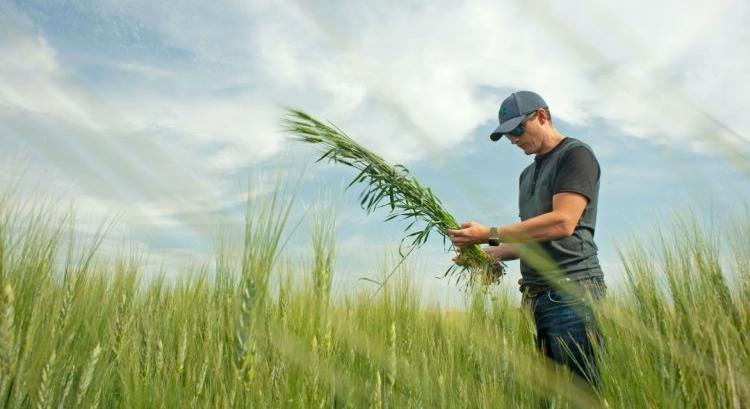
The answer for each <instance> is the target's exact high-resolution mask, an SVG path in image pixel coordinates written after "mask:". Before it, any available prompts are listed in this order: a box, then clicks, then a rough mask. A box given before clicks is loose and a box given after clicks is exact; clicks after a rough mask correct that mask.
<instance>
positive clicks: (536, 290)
mask: <svg viewBox="0 0 750 409" xmlns="http://www.w3.org/2000/svg"><path fill="white" fill-rule="evenodd" d="M544 290H545V288H544V287H542V286H540V285H535V284H527V285H525V286H524V288H523V293H524V295H525V296H526V297H528V298H535V297H537V296H539V294H541V293H543V292H544Z"/></svg>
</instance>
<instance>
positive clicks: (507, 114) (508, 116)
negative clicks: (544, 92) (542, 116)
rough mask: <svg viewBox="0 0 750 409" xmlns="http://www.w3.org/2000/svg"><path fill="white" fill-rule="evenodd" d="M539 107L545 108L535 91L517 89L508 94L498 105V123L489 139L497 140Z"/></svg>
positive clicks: (545, 104) (545, 105)
mask: <svg viewBox="0 0 750 409" xmlns="http://www.w3.org/2000/svg"><path fill="white" fill-rule="evenodd" d="M539 108H547V103H546V102H544V100H543V99H542V97H541V96H539V94H537V93H536V92H531V91H518V92H514V93H512V94H510V96H509V97H508V98H505V100H504V101H503V103H502V104H501V105H500V112H499V113H498V115H497V116H498V119H499V120H500V125H498V126H497V128H495V130H494V131H493V132H492V134H490V139H491V140H493V141H497V140H499V139H500V138H502V137H503V134H506V133H508V132H510V131H512V130H513V129H515V128H516V127H517V126H518V124H520V123H521V121H523V118H524V117H525V116H526V115H528V114H530V113H532V112H534V111H536V110H537V109H539Z"/></svg>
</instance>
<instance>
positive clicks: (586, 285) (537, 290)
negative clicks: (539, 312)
mask: <svg viewBox="0 0 750 409" xmlns="http://www.w3.org/2000/svg"><path fill="white" fill-rule="evenodd" d="M594 280H599V279H597V278H585V279H582V280H572V279H571V278H570V277H564V278H562V279H561V280H560V282H561V283H566V284H567V283H577V284H578V285H580V286H581V287H582V289H585V290H589V291H590V290H591V289H590V287H591V284H593V283H595V281H594ZM603 284H604V283H603V282H602V284H599V285H603ZM605 288H606V286H605ZM549 289H550V286H548V285H543V284H533V283H525V284H522V285H521V293H522V294H523V295H524V296H525V297H527V298H535V297H538V296H539V295H541V294H542V293H544V292H545V291H547V290H549Z"/></svg>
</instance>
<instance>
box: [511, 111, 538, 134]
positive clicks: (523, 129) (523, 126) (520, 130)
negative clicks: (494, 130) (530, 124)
mask: <svg viewBox="0 0 750 409" xmlns="http://www.w3.org/2000/svg"><path fill="white" fill-rule="evenodd" d="M536 112H537V111H534V112H532V113H530V114H528V115H526V118H524V119H523V121H521V123H520V124H518V126H517V127H515V128H513V129H512V130H511V131H510V132H508V133H506V135H509V136H521V135H523V133H524V132H526V121H528V120H530V119H531V118H533V117H534V115H536Z"/></svg>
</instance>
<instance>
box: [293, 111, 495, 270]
mask: <svg viewBox="0 0 750 409" xmlns="http://www.w3.org/2000/svg"><path fill="white" fill-rule="evenodd" d="M284 125H285V130H286V131H288V132H290V133H292V134H293V135H295V137H296V138H297V139H299V140H300V141H303V142H307V143H311V144H315V145H318V146H319V147H320V148H321V149H322V151H323V154H322V155H321V156H320V158H318V160H317V161H316V162H320V161H324V160H327V161H329V162H334V163H339V164H342V165H346V166H348V167H350V168H353V169H356V170H357V171H359V173H358V174H357V176H356V177H355V178H354V179H352V181H351V182H350V183H349V185H347V189H348V188H350V187H352V186H353V185H355V184H361V185H364V188H363V190H362V192H361V193H360V195H359V199H360V205H361V206H362V208H363V209H364V210H366V211H367V213H368V214H371V213H373V212H375V211H376V210H378V209H381V208H384V209H386V210H387V211H388V216H387V217H386V219H385V220H386V221H390V220H394V219H403V220H406V221H408V222H409V224H408V225H407V227H406V228H405V229H404V233H405V234H406V235H405V236H404V237H403V238H402V239H401V244H400V246H399V253H400V255H401V257H402V259H403V258H406V257H408V255H409V254H410V253H411V251H412V250H414V249H416V248H419V247H420V246H422V245H423V244H424V243H426V242H427V239H428V238H429V236H430V234H431V233H433V232H437V233H438V234H439V235H441V236H442V238H443V244H445V243H446V242H447V239H448V234H447V230H448V229H457V228H459V224H458V222H456V219H455V218H454V217H453V216H452V215H451V214H450V213H448V211H447V210H445V208H444V207H443V204H442V203H441V201H440V199H438V198H437V197H436V196H435V195H434V194H433V192H432V190H430V188H429V187H426V186H423V185H421V184H420V183H419V182H418V181H417V179H416V178H414V176H412V175H410V174H409V170H408V169H407V168H406V167H404V166H403V165H400V164H395V165H391V164H389V163H388V162H386V161H385V160H384V159H383V158H381V157H380V156H378V155H377V154H375V153H373V152H371V151H369V150H368V149H366V148H364V147H363V146H362V145H360V144H358V143H357V142H355V141H354V140H353V139H352V138H351V137H349V136H348V135H347V134H346V133H345V132H344V131H342V130H341V129H339V128H338V127H336V126H335V125H333V124H330V125H327V124H325V123H322V122H320V121H318V120H317V119H315V118H313V117H312V116H310V115H308V114H306V113H304V112H302V111H299V110H294V109H289V110H288V112H287V115H286V117H285V119H284ZM504 270H505V265H504V264H496V263H495V262H494V261H493V260H492V259H491V258H490V257H489V256H488V255H487V254H486V253H485V252H483V251H482V250H481V249H480V248H479V247H478V246H476V245H472V246H470V247H467V248H464V249H463V250H462V251H461V253H460V255H459V258H458V260H457V263H456V264H453V265H451V266H450V267H448V269H447V270H446V271H445V274H444V277H448V278H449V279H450V278H453V277H455V278H456V281H457V282H459V281H461V280H462V279H466V282H467V283H473V282H475V281H477V279H478V280H479V282H482V283H484V284H489V283H495V282H498V281H499V279H500V277H502V275H503V274H504Z"/></svg>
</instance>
